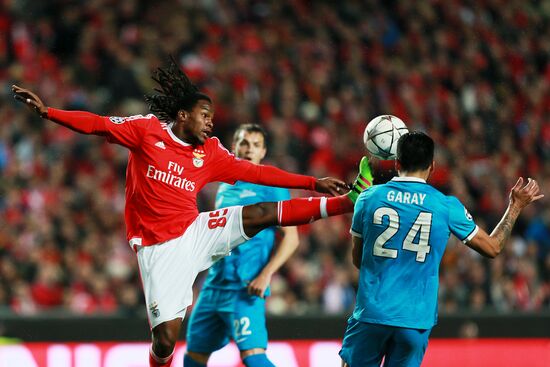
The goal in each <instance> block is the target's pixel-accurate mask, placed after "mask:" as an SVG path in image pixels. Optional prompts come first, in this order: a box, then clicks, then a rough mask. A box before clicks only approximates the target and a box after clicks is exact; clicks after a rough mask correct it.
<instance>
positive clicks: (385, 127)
mask: <svg viewBox="0 0 550 367" xmlns="http://www.w3.org/2000/svg"><path fill="white" fill-rule="evenodd" d="M408 132H409V130H408V129H407V126H406V125H405V123H404V122H403V121H402V120H401V119H400V118H399V117H395V116H393V115H380V116H376V117H375V118H373V119H372V120H370V122H369V123H368V124H367V127H366V128H365V133H364V134H363V142H364V143H365V147H366V148H367V150H368V151H369V152H370V154H372V155H373V156H375V157H376V158H379V159H382V160H388V159H394V158H395V155H396V154H397V141H398V140H399V138H400V137H401V135H403V134H406V133H408Z"/></svg>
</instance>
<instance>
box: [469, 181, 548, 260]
mask: <svg viewBox="0 0 550 367" xmlns="http://www.w3.org/2000/svg"><path fill="white" fill-rule="evenodd" d="M522 185H523V178H521V177H520V178H519V179H518V181H517V182H516V184H515V185H514V187H512V190H511V191H510V203H509V204H508V208H507V209H506V211H505V212H504V215H503V216H502V219H501V220H500V222H499V223H498V224H497V225H496V227H495V229H493V231H492V232H491V234H490V235H489V234H487V232H485V231H484V230H483V229H481V228H480V229H479V231H478V232H477V234H476V235H475V236H474V237H473V238H472V239H471V240H470V241H469V242H468V243H467V245H468V246H469V247H471V248H472V249H474V250H476V251H477V252H479V253H480V254H482V255H484V256H487V257H491V258H493V257H495V256H497V255H498V254H499V253H500V252H501V251H502V249H503V247H504V245H505V244H506V242H508V239H510V235H511V233H512V228H513V226H514V223H516V220H517V218H518V216H519V214H520V213H521V211H522V210H523V208H525V207H526V206H527V205H529V204H530V203H532V202H533V201H536V200H539V199H541V198H542V197H544V195H543V194H541V193H540V190H539V185H538V184H537V181H535V180H532V179H530V178H528V179H527V184H526V185H525V186H523V187H522Z"/></svg>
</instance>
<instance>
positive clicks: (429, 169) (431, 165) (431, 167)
mask: <svg viewBox="0 0 550 367" xmlns="http://www.w3.org/2000/svg"><path fill="white" fill-rule="evenodd" d="M434 168H435V161H432V163H431V164H430V167H429V168H428V177H430V176H431V175H432V173H433V172H434Z"/></svg>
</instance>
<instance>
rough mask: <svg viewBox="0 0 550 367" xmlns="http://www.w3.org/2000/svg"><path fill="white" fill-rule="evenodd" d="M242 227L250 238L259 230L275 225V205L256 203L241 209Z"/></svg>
mask: <svg viewBox="0 0 550 367" xmlns="http://www.w3.org/2000/svg"><path fill="white" fill-rule="evenodd" d="M242 216H243V227H244V231H245V233H246V234H247V235H248V236H249V237H252V236H254V235H255V234H256V233H258V232H260V231H261V230H263V229H265V228H267V227H271V226H274V225H277V224H278V222H277V203H258V204H254V205H247V206H245V207H244V208H243V214H242Z"/></svg>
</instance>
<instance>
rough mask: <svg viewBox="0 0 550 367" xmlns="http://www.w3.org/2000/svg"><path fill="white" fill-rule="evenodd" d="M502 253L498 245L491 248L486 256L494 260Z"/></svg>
mask: <svg viewBox="0 0 550 367" xmlns="http://www.w3.org/2000/svg"><path fill="white" fill-rule="evenodd" d="M501 251H502V249H501V248H500V246H498V245H497V244H495V245H493V246H491V247H490V248H489V250H488V251H486V252H485V254H484V255H485V256H486V257H488V258H490V259H494V258H495V257H497V256H498V255H499V254H500V252H501Z"/></svg>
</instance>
